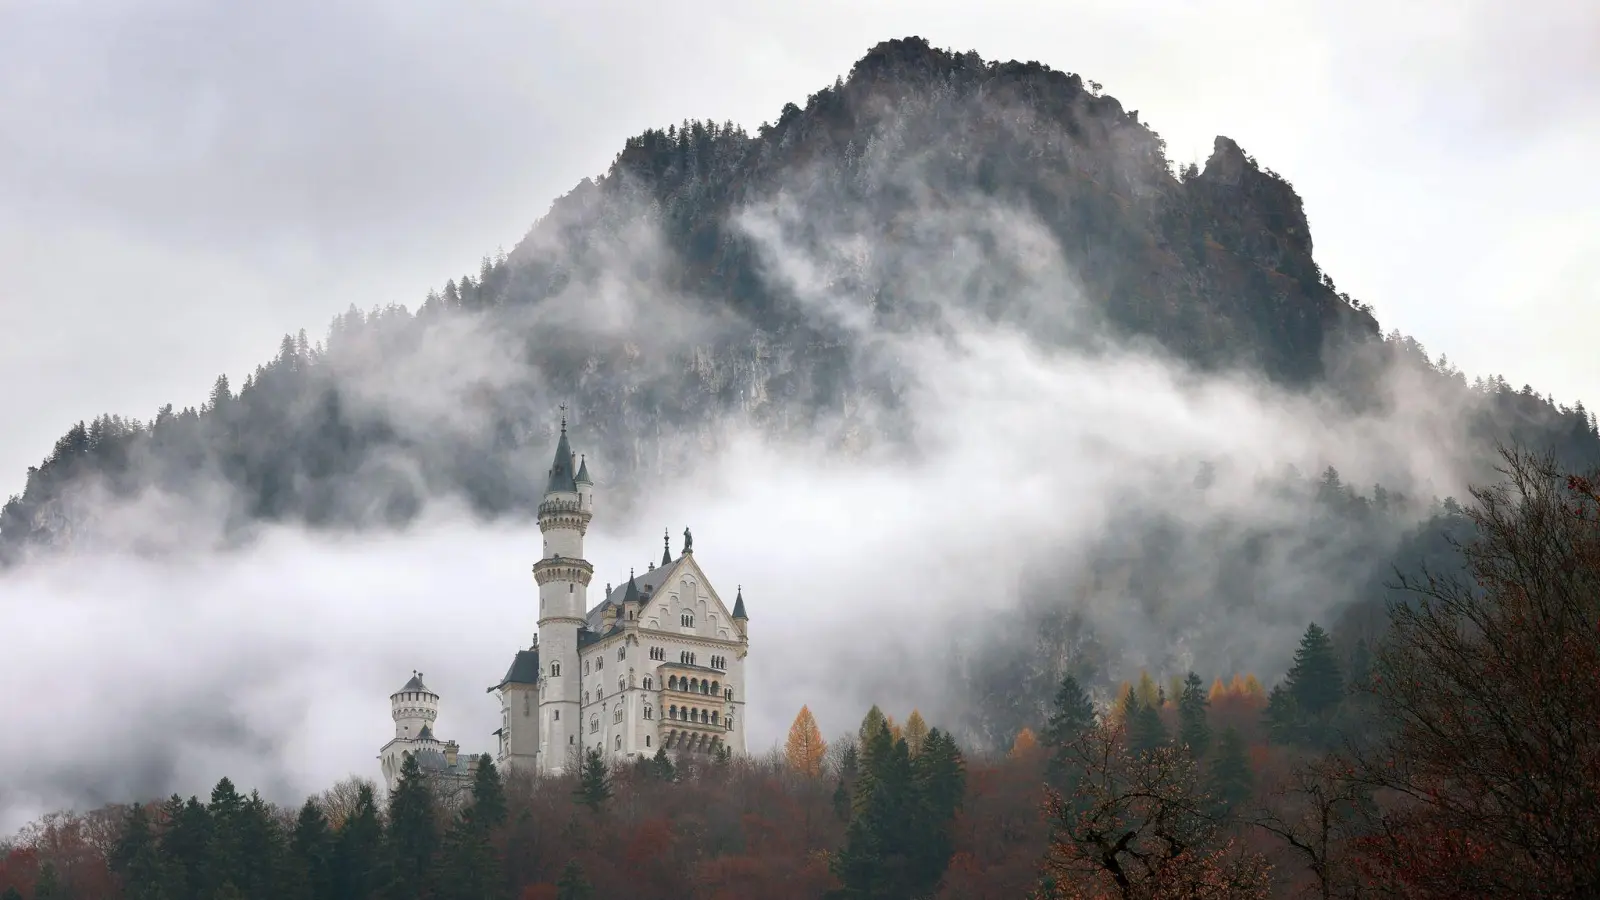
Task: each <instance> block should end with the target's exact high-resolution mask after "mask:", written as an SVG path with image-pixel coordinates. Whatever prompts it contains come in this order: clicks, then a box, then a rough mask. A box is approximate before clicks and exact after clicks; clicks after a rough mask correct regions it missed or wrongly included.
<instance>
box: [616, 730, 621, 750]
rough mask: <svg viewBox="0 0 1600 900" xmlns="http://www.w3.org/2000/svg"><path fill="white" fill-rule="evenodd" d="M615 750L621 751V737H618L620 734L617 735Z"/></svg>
mask: <svg viewBox="0 0 1600 900" xmlns="http://www.w3.org/2000/svg"><path fill="white" fill-rule="evenodd" d="M617 749H618V750H621V749H622V735H620V734H619V735H617Z"/></svg>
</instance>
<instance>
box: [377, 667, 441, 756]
mask: <svg viewBox="0 0 1600 900" xmlns="http://www.w3.org/2000/svg"><path fill="white" fill-rule="evenodd" d="M389 714H390V715H391V716H393V717H394V736H395V737H396V738H399V739H401V740H417V739H419V738H420V737H421V736H422V734H423V731H424V729H426V730H427V731H429V732H431V731H432V730H433V729H432V728H431V726H432V725H433V723H434V722H435V721H436V720H437V719H438V718H439V695H438V694H435V693H434V692H433V691H430V690H428V686H427V685H425V684H423V683H422V673H421V672H412V673H411V680H410V681H408V682H406V686H405V687H403V688H401V689H400V690H398V691H395V692H394V693H392V694H390V695H389Z"/></svg>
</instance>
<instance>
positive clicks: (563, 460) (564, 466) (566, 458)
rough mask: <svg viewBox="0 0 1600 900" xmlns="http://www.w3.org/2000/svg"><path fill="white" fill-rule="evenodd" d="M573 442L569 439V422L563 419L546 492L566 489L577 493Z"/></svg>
mask: <svg viewBox="0 0 1600 900" xmlns="http://www.w3.org/2000/svg"><path fill="white" fill-rule="evenodd" d="M572 468H573V458H572V444H571V443H569V442H568V441H567V422H566V420H565V419H562V420H561V440H559V441H557V442H556V458H555V461H554V462H552V463H551V464H550V484H549V486H548V487H546V488H545V493H547V494H548V493H553V492H555V491H566V492H568V493H577V491H578V482H577V479H576V478H575V477H574V475H573V471H572Z"/></svg>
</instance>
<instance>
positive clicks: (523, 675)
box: [489, 650, 539, 691]
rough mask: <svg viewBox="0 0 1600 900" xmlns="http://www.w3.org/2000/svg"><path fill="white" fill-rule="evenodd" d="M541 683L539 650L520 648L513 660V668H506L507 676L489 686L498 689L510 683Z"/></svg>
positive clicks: (493, 689) (492, 689)
mask: <svg viewBox="0 0 1600 900" xmlns="http://www.w3.org/2000/svg"><path fill="white" fill-rule="evenodd" d="M538 683H539V651H538V650H518V651H517V655H516V656H515V657H513V658H512V660H511V668H509V669H506V677H504V678H502V679H500V683H499V684H497V685H495V686H494V687H491V688H489V690H490V691H498V690H500V689H501V688H503V687H505V686H506V685H508V684H538Z"/></svg>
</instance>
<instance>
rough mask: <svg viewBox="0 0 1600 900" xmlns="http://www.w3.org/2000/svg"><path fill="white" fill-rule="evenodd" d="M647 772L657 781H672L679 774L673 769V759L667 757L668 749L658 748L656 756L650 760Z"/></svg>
mask: <svg viewBox="0 0 1600 900" xmlns="http://www.w3.org/2000/svg"><path fill="white" fill-rule="evenodd" d="M647 771H648V772H649V773H650V777H652V778H654V779H655V780H657V781H671V780H672V779H673V777H674V776H676V774H677V772H676V771H674V769H673V767H672V757H670V756H668V755H667V748H666V747H657V748H656V755H655V756H653V757H651V758H650V763H649V768H648V769H647Z"/></svg>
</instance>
